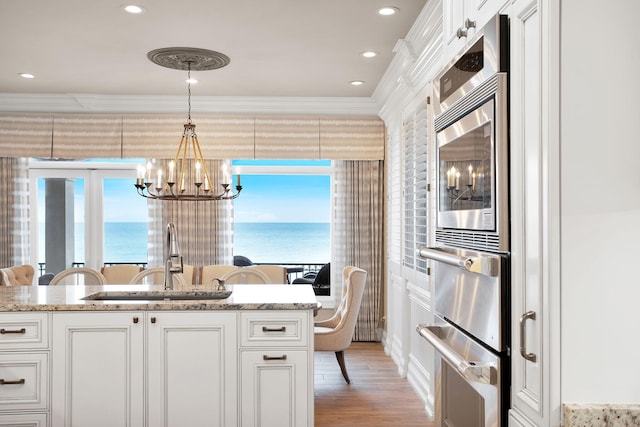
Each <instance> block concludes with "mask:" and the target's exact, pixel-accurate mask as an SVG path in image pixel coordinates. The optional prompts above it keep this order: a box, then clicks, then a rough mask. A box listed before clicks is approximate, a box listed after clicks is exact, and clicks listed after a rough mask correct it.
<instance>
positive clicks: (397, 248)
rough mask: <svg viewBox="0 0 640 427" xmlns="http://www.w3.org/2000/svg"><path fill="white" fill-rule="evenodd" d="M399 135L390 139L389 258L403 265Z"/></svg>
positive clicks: (388, 152)
mask: <svg viewBox="0 0 640 427" xmlns="http://www.w3.org/2000/svg"><path fill="white" fill-rule="evenodd" d="M400 142H401V140H400V136H399V135H398V134H395V133H394V134H393V135H391V134H390V135H389V137H388V144H387V147H388V151H387V164H388V168H389V169H388V172H389V173H388V177H389V182H388V187H387V188H389V192H388V195H387V197H388V207H389V209H388V221H387V228H388V230H387V235H388V240H387V241H388V242H389V243H388V245H389V247H388V256H389V260H390V261H392V262H394V263H397V264H402V191H400V190H401V189H402V182H401V181H402V164H401V160H400V159H401V158H402V145H401V143H400Z"/></svg>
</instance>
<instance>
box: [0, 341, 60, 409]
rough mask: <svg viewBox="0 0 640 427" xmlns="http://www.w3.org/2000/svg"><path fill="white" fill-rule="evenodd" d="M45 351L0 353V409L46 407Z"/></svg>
mask: <svg viewBox="0 0 640 427" xmlns="http://www.w3.org/2000/svg"><path fill="white" fill-rule="evenodd" d="M48 372H49V362H48V354H47V353H17V352H16V353H6V354H0V409H1V410H17V409H47V407H48V400H49V399H48V390H49V384H48V376H49V375H48Z"/></svg>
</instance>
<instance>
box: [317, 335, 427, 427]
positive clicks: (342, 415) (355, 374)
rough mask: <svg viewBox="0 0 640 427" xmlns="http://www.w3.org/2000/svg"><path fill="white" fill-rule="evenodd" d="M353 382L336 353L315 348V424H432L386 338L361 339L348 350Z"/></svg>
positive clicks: (321, 426) (391, 426)
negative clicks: (345, 376) (390, 353)
mask: <svg viewBox="0 0 640 427" xmlns="http://www.w3.org/2000/svg"><path fill="white" fill-rule="evenodd" d="M345 361H346V366H347V372H348V373H349V377H350V378H351V384H347V383H346V382H345V381H344V379H343V378H342V374H341V373H340V367H339V366H338V362H337V361H336V355H335V353H333V352H326V351H316V352H315V426H316V427H337V426H367V427H371V426H376V427H379V426H383V427H400V426H402V427H404V426H428V427H433V422H432V420H431V419H430V418H429V417H428V416H427V414H426V412H425V408H424V404H423V403H422V401H421V400H420V398H418V396H417V395H416V394H415V392H414V391H413V389H412V388H411V386H410V385H409V383H408V382H407V380H406V379H404V378H401V377H400V376H399V374H398V368H397V366H396V365H395V363H394V362H393V361H392V360H391V358H390V357H389V356H387V355H386V354H385V353H384V350H383V347H382V344H381V343H370V342H356V343H352V344H351V347H349V349H347V350H346V351H345Z"/></svg>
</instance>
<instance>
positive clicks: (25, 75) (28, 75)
mask: <svg viewBox="0 0 640 427" xmlns="http://www.w3.org/2000/svg"><path fill="white" fill-rule="evenodd" d="M18 75H19V76H20V77H23V78H25V79H35V78H36V76H34V75H33V74H31V73H18Z"/></svg>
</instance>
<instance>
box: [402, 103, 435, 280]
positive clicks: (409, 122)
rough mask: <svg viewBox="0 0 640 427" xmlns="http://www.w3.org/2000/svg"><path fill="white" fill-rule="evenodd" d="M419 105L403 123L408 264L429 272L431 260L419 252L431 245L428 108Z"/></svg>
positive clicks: (406, 262) (405, 245)
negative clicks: (417, 252)
mask: <svg viewBox="0 0 640 427" xmlns="http://www.w3.org/2000/svg"><path fill="white" fill-rule="evenodd" d="M427 106H428V104H427V101H426V100H424V101H422V102H420V103H419V104H418V106H417V107H416V109H415V110H414V111H413V112H412V113H410V114H409V115H408V116H407V117H406V119H405V122H404V124H403V135H402V138H403V146H404V183H403V188H404V189H405V190H404V191H405V192H404V233H403V234H404V266H405V268H409V269H412V270H416V271H418V272H421V273H426V271H427V262H426V260H424V259H422V258H419V257H418V256H417V255H416V251H417V250H418V248H421V247H423V246H426V245H427V236H428V231H427V230H428V221H427V215H428V210H427V178H428V170H427V165H428V162H427V160H428V144H427V142H428V135H429V134H428V129H429V128H428V114H427V112H428V110H427Z"/></svg>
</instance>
